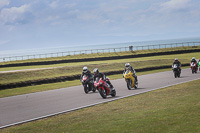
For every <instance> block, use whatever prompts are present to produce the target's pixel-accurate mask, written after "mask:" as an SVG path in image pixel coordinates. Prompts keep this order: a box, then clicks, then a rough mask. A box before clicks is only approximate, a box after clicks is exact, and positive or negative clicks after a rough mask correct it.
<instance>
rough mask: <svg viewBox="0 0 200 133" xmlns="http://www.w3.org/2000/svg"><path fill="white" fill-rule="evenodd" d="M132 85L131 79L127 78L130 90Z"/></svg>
mask: <svg viewBox="0 0 200 133" xmlns="http://www.w3.org/2000/svg"><path fill="white" fill-rule="evenodd" d="M131 87H132V82H131V79H127V88H128V89H129V90H131Z"/></svg>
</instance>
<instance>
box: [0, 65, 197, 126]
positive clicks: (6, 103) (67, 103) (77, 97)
mask: <svg viewBox="0 0 200 133" xmlns="http://www.w3.org/2000/svg"><path fill="white" fill-rule="evenodd" d="M196 79H200V72H198V73H197V74H192V72H191V70H190V69H183V70H182V73H181V77H180V78H174V76H173V72H172V71H167V72H160V73H155V74H148V75H143V76H138V80H139V88H138V89H135V90H128V89H127V87H126V83H125V81H124V79H118V80H112V81H111V82H112V84H113V85H114V87H115V89H116V92H117V95H116V97H114V98H112V97H111V96H109V97H108V98H107V99H103V98H102V97H101V96H100V94H99V93H98V92H96V93H93V92H89V94H85V93H84V90H83V87H82V86H74V87H68V88H62V89H56V90H50V91H44V92H37V93H30V94H25V95H18V96H12V97H6V98H0V128H4V127H8V126H12V125H15V124H20V123H24V122H28V121H32V120H37V119H41V118H45V117H48V116H52V115H56V114H60V113H65V112H69V111H73V110H77V109H80V108H84V107H88V106H93V105H96V104H99V103H103V102H108V101H113V100H116V99H121V98H124V97H127V96H132V95H137V94H141V93H144V92H148V91H152V90H155V89H159V88H164V87H167V86H171V85H175V84H180V83H183V82H187V81H192V80H196Z"/></svg>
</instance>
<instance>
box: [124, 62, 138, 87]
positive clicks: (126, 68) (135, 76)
mask: <svg viewBox="0 0 200 133" xmlns="http://www.w3.org/2000/svg"><path fill="white" fill-rule="evenodd" d="M126 70H130V71H131V72H132V73H133V77H134V78H135V82H136V83H137V82H138V79H137V75H136V72H135V70H134V69H133V67H132V66H131V65H130V63H126V64H125V69H124V72H123V73H125V72H126Z"/></svg>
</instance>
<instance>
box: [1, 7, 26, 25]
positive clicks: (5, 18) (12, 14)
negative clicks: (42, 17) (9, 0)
mask: <svg viewBox="0 0 200 133" xmlns="http://www.w3.org/2000/svg"><path fill="white" fill-rule="evenodd" d="M28 9H29V5H26V4H25V5H22V6H20V7H11V8H4V9H2V11H1V12H0V20H2V22H3V23H4V24H16V23H19V22H22V21H23V20H24V19H25V16H24V15H25V13H26V12H27V11H28Z"/></svg>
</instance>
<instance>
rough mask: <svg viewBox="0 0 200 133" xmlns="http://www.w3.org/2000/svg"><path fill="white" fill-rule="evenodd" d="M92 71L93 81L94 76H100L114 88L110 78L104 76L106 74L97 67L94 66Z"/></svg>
mask: <svg viewBox="0 0 200 133" xmlns="http://www.w3.org/2000/svg"><path fill="white" fill-rule="evenodd" d="M93 73H94V81H96V78H102V80H104V81H105V82H106V83H108V84H109V86H110V88H111V89H114V87H113V85H112V84H111V82H110V79H109V78H106V75H105V74H104V73H101V72H99V69H98V68H95V69H94V70H93Z"/></svg>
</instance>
